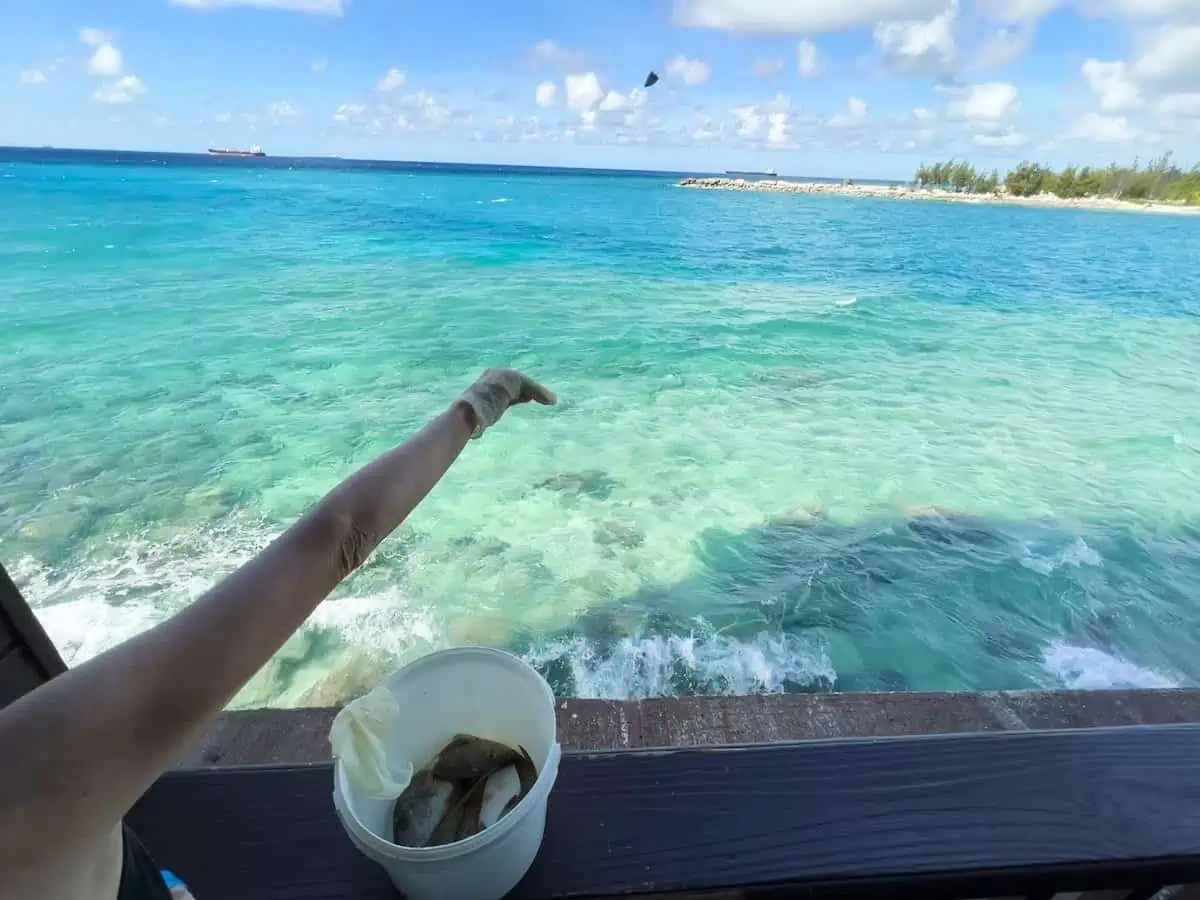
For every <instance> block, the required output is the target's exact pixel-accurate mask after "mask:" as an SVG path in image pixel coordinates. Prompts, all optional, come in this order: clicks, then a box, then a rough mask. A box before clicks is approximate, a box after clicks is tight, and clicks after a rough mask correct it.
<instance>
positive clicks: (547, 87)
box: [534, 81, 558, 107]
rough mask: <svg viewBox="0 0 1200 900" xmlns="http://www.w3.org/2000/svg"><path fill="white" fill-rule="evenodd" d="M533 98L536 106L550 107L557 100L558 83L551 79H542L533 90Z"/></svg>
mask: <svg viewBox="0 0 1200 900" xmlns="http://www.w3.org/2000/svg"><path fill="white" fill-rule="evenodd" d="M534 99H535V100H536V101H537V105H538V106H542V107H550V106H553V105H554V104H555V102H557V100H558V85H556V84H555V83H554V82H553V81H543V82H542V83H541V84H539V85H538V86H537V90H536V91H534Z"/></svg>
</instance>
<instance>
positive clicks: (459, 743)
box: [433, 734, 520, 781]
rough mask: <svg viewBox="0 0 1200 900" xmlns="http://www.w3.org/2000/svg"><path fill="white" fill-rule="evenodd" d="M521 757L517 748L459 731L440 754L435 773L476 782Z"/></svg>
mask: <svg viewBox="0 0 1200 900" xmlns="http://www.w3.org/2000/svg"><path fill="white" fill-rule="evenodd" d="M519 758H520V754H519V753H517V751H516V750H514V749H513V748H512V747H509V746H507V745H506V744H501V743H500V742H499V741H489V740H488V739H487V738H480V737H475V736H474V735H472V734H460V735H456V736H455V737H454V739H453V740H452V741H450V743H448V744H447V745H446V746H445V747H443V748H442V752H441V753H439V754H438V755H437V759H435V760H434V762H433V774H434V777H436V778H441V779H442V780H444V781H474V780H475V779H476V778H486V777H487V776H488V775H491V774H492V773H493V772H495V771H496V770H497V769H503V768H504V767H505V766H509V765H512V764H513V763H515V762H516V761H517V760H518V759H519Z"/></svg>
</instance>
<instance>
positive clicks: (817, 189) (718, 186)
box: [676, 177, 1200, 216]
mask: <svg viewBox="0 0 1200 900" xmlns="http://www.w3.org/2000/svg"><path fill="white" fill-rule="evenodd" d="M676 186H677V187H682V188H691V189H693V190H701V191H753V192H755V193H764V194H808V195H820V196H827V197H866V198H872V199H877V200H923V201H926V202H929V201H935V202H942V203H969V204H975V205H981V204H987V205H991V206H1024V207H1032V208H1035V209H1084V210H1096V211H1107V212H1138V213H1155V214H1159V215H1164V214H1165V215H1179V216H1188V215H1196V214H1200V206H1184V205H1182V204H1179V205H1176V204H1172V203H1134V202H1133V201H1131V200H1116V199H1113V198H1111V197H1072V198H1065V197H1059V196H1057V195H1055V194H1038V195H1036V196H1033V197H1014V196H1011V195H1009V194H999V193H997V194H967V193H961V194H960V193H956V192H954V191H947V190H945V189H943V188H926V187H914V186H912V185H906V184H845V183H843V184H838V183H833V182H821V181H781V180H778V179H763V180H761V181H750V180H747V179H745V178H718V177H712V178H696V177H689V178H684V179H682V180H680V181H679V183H678V184H677V185H676Z"/></svg>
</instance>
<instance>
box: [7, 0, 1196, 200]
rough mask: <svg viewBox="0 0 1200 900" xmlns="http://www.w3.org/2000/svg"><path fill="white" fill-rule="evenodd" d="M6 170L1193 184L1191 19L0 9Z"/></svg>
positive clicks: (791, 2) (1054, 0)
mask: <svg viewBox="0 0 1200 900" xmlns="http://www.w3.org/2000/svg"><path fill="white" fill-rule="evenodd" d="M651 69H653V70H654V71H656V72H657V73H658V74H659V75H660V76H661V81H660V82H659V83H658V84H657V85H655V86H653V87H651V88H649V89H646V88H643V87H642V85H643V82H644V80H645V77H646V74H647V73H648V72H649V71H650V70H651ZM0 144H7V145H23V146H42V145H52V146H57V147H98V148H122V149H146V150H175V151H199V152H203V151H204V150H206V149H207V148H209V147H214V146H219V147H245V146H249V145H251V144H259V145H261V146H262V147H263V148H264V149H265V150H266V151H267V152H268V153H269V154H272V155H325V154H333V155H339V156H348V157H357V158H370V159H402V160H443V161H459V162H491V163H510V164H512V163H524V164H535V165H564V166H605V167H614V168H646V169H671V170H687V171H724V170H726V169H752V170H755V171H758V170H766V169H774V170H777V171H778V172H780V173H781V174H795V175H814V176H826V177H881V178H907V177H911V175H912V173H913V171H914V170H915V168H916V166H917V165H918V164H919V163H921V162H922V161H934V160H940V159H948V158H951V157H954V158H960V159H968V160H970V161H971V162H973V163H975V164H976V165H979V166H984V167H993V166H994V167H997V168H1000V169H1001V170H1002V171H1003V170H1004V169H1005V168H1006V167H1008V166H1011V165H1012V164H1013V163H1014V162H1016V161H1018V160H1021V159H1035V160H1038V161H1042V162H1046V163H1049V164H1051V165H1062V164H1064V163H1067V162H1073V163H1080V164H1097V163H1106V162H1109V161H1112V160H1119V161H1122V162H1129V161H1132V160H1133V159H1134V158H1135V157H1140V158H1141V159H1143V160H1145V159H1148V158H1150V157H1153V156H1157V155H1159V154H1161V153H1163V152H1165V151H1168V150H1172V151H1174V152H1175V154H1176V157H1177V158H1178V159H1180V160H1181V161H1183V162H1185V163H1189V164H1190V163H1192V162H1196V161H1200V0H606V2H604V3H596V2H587V0H577V2H564V0H504V2H500V0H438V2H436V3H435V2H430V0H86V2H85V0H0Z"/></svg>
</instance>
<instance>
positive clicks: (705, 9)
mask: <svg viewBox="0 0 1200 900" xmlns="http://www.w3.org/2000/svg"><path fill="white" fill-rule="evenodd" d="M945 5H946V2H945V0H839V2H834V3H820V2H812V0H675V21H676V23H677V24H679V25H684V26H688V27H692V28H712V29H717V30H720V31H741V32H759V33H792V34H804V33H809V32H816V31H838V30H841V29H845V28H853V27H855V26H862V25H874V24H876V23H877V22H883V21H916V20H924V19H929V18H932V17H933V16H936V15H937V14H938V13H939V12H940V11H941V10H942V9H943V8H944V7H945Z"/></svg>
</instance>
